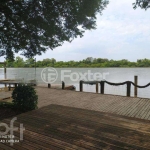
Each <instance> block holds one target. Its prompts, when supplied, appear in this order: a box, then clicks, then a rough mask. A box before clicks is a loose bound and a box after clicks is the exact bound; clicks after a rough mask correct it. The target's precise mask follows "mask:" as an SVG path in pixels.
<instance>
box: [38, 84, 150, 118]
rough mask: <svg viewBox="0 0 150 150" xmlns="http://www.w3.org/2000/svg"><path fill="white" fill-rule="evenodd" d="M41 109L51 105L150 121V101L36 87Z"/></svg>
mask: <svg viewBox="0 0 150 150" xmlns="http://www.w3.org/2000/svg"><path fill="white" fill-rule="evenodd" d="M36 90H37V94H38V96H39V108H41V107H43V106H47V105H50V104H57V105H62V106H69V107H75V108H82V109H88V110H94V111H100V112H108V113H113V114H118V115H123V116H128V117H134V118H140V119H146V120H150V99H145V98H131V97H124V96H113V95H102V94H95V93H85V92H74V91H68V90H57V89H48V88H46V87H42V88H41V87H36Z"/></svg>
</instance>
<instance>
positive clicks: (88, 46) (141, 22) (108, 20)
mask: <svg viewBox="0 0 150 150" xmlns="http://www.w3.org/2000/svg"><path fill="white" fill-rule="evenodd" d="M135 1H136V0H110V3H109V4H108V6H107V8H106V9H105V10H104V11H103V15H102V16H101V15H99V14H98V16H97V29H96V30H92V31H86V32H85V34H84V37H82V38H77V39H75V40H74V41H73V42H72V43H68V42H65V43H64V44H63V45H62V46H61V47H58V48H56V49H54V50H53V51H51V50H49V51H47V52H46V53H44V54H42V55H41V56H36V58H37V60H42V59H44V58H55V59H56V60H57V61H61V60H62V61H69V60H75V61H78V60H82V59H85V58H87V57H94V58H108V59H115V60H120V59H128V60H130V61H136V60H137V59H144V58H147V59H150V9H149V10H147V11H145V10H141V9H140V8H138V9H136V10H134V9H133V6H132V3H133V2H135ZM21 57H22V56H21ZM0 61H3V58H0Z"/></svg>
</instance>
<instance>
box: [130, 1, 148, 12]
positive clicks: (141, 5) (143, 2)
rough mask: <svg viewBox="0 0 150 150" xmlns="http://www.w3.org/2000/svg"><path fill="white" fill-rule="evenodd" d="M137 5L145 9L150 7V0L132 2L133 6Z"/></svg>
mask: <svg viewBox="0 0 150 150" xmlns="http://www.w3.org/2000/svg"><path fill="white" fill-rule="evenodd" d="M137 7H140V8H142V9H145V10H147V9H148V8H150V0H136V2H135V3H133V8H134V9H136V8H137Z"/></svg>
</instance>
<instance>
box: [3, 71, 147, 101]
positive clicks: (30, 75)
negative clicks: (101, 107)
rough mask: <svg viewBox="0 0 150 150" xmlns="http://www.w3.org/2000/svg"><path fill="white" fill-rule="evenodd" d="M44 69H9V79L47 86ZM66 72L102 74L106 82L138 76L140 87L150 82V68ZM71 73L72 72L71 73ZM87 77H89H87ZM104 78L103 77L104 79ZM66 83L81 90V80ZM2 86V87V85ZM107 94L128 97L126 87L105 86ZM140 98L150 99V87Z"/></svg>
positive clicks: (90, 88) (141, 91)
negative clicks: (36, 82) (42, 73)
mask: <svg viewBox="0 0 150 150" xmlns="http://www.w3.org/2000/svg"><path fill="white" fill-rule="evenodd" d="M42 70H43V68H37V69H36V71H35V69H34V68H19V69H18V68H15V69H14V68H8V69H7V78H8V79H24V80H25V81H27V80H32V79H35V78H36V80H37V81H38V84H46V83H44V82H43V80H42V79H41V72H42ZM56 70H57V72H58V79H57V82H56V84H61V80H62V79H61V77H60V72H61V71H62V69H56ZM63 70H67V71H68V72H67V71H66V75H68V74H71V73H77V74H79V73H80V74H84V73H85V74H86V75H87V73H88V71H90V72H91V73H97V72H98V73H100V74H101V75H104V74H107V75H106V76H105V80H107V81H110V82H115V83H117V82H124V81H133V82H134V76H135V75H137V76H138V85H146V84H147V83H149V82H150V68H76V69H75V68H73V69H68V68H66V69H64V68H63ZM69 71H70V72H69ZM75 75H76V74H74V75H72V78H76V76H75ZM86 77H87V76H86ZM103 78H104V76H103V77H102V79H103ZM0 79H4V69H3V68H0ZM64 81H65V83H66V84H73V85H75V86H76V90H79V80H78V81H72V80H71V79H70V78H69V77H65V78H64ZM0 86H1V85H0ZM84 91H87V92H95V86H91V85H84ZM133 91H134V90H133V87H132V89H131V93H132V96H133ZM105 93H106V94H114V95H126V85H123V86H110V85H107V84H106V86H105ZM138 97H146V98H150V87H148V88H144V89H138Z"/></svg>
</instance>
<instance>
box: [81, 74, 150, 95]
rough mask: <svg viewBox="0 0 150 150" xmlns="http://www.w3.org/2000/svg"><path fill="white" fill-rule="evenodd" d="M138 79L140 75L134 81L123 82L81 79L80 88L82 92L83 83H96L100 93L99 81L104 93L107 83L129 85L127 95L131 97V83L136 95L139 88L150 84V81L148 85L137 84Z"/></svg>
mask: <svg viewBox="0 0 150 150" xmlns="http://www.w3.org/2000/svg"><path fill="white" fill-rule="evenodd" d="M137 79H138V77H137V76H135V77H134V83H133V82H132V81H125V82H121V83H112V82H108V81H106V80H102V81H80V85H79V89H80V92H83V84H89V85H96V93H98V91H99V89H98V87H99V86H98V83H99V84H100V93H101V94H104V93H105V84H109V85H113V86H120V85H127V91H126V96H128V97H130V96H131V85H133V86H134V96H135V97H137V88H146V87H148V86H150V83H148V84H147V85H144V86H140V85H137V83H138V82H137Z"/></svg>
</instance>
